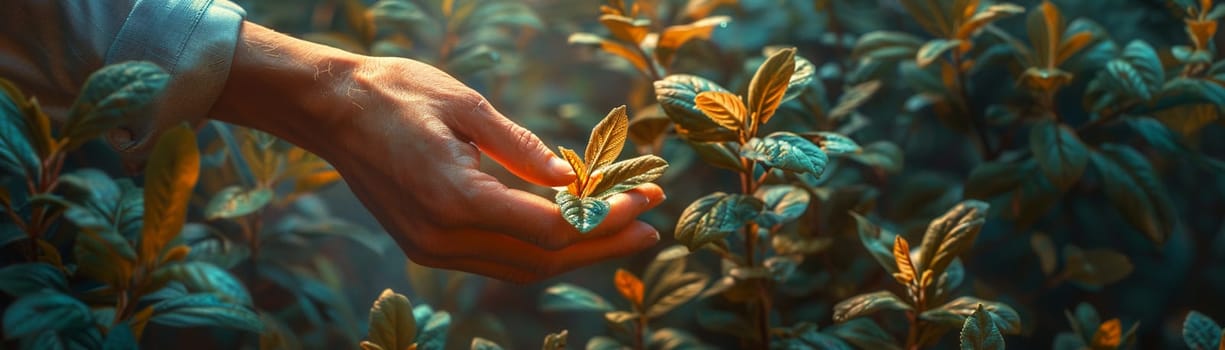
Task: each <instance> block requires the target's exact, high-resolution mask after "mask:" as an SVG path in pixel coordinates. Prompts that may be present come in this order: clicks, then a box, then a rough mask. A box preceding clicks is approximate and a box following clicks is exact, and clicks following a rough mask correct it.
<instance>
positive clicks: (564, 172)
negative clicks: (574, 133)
mask: <svg viewBox="0 0 1225 350" xmlns="http://www.w3.org/2000/svg"><path fill="white" fill-rule="evenodd" d="M480 101H481V102H479V105H478V106H477V107H476V109H474V110H473V111H472V113H471V114H470V115H469V116H468V117H467V118H461V122H460V123H458V124H460V125H455V127H456V128H458V129H459V131H460V132H461V133H463V134H464V136H467V137H468V138H469V139H471V140H472V142H473V143H475V144H476V146H477V147H478V148H480V150H481V151H482V152H484V153H485V154H488V155H489V157H490V158H493V160H494V161H496V162H498V164H501V165H502V166H503V167H506V169H507V170H510V172H511V173H513V174H515V176H518V177H521V178H523V179H524V180H528V181H531V182H532V183H535V184H538V185H542V186H564V185H567V184H569V183H570V182H572V181H574V170H573V169H572V168H571V167H570V164H569V163H566V161H565V160H563V159H561V158H559V157H557V155H556V154H554V153H553V151H550V150H549V147H548V146H545V144H544V142H541V141H540V138H537V137H536V134H533V133H532V132H531V131H529V130H527V129H524V128H523V127H522V126H519V125H518V124H515V122H513V121H511V120H510V119H507V118H506V117H505V116H503V115H502V114H501V113H498V111H497V110H495V109H494V108H493V107H492V106H490V105H489V103H488V102H485V100H484V99H481V100H480Z"/></svg>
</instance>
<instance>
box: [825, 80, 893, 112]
mask: <svg viewBox="0 0 1225 350" xmlns="http://www.w3.org/2000/svg"><path fill="white" fill-rule="evenodd" d="M880 87H881V82H880V81H879V80H872V81H867V82H863V83H859V84H857V85H855V86H852V87H850V88H848V89H846V91H843V92H842V96H841V97H839V98H838V104H836V105H834V108H833V109H830V110H829V119H830V120H841V119H842V118H843V117H846V116H848V115H851V112H854V111H855V110H856V109H858V108H859V107H861V106H863V105H864V104H865V103H867V102H868V100H870V99H871V98H872V96H875V95H876V91H878V90H880Z"/></svg>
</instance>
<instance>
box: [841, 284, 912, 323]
mask: <svg viewBox="0 0 1225 350" xmlns="http://www.w3.org/2000/svg"><path fill="white" fill-rule="evenodd" d="M910 309H911V307H910V305H907V304H906V303H905V302H903V301H902V300H901V299H898V297H897V295H894V294H893V292H890V291H879V292H875V293H867V294H860V295H856V296H853V297H851V298H850V299H847V300H843V301H842V302H839V303H838V304H837V305H834V322H839V323H841V322H846V321H849V320H851V319H855V318H859V317H864V316H868V315H871V314H874V313H877V312H880V311H885V310H898V311H908V310H910Z"/></svg>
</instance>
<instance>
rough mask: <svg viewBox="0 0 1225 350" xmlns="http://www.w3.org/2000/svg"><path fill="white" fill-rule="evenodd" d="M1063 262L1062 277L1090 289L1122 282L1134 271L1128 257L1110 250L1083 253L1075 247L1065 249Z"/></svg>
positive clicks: (1069, 246)
mask: <svg viewBox="0 0 1225 350" xmlns="http://www.w3.org/2000/svg"><path fill="white" fill-rule="evenodd" d="M1063 261H1064V268H1063V272H1062V273H1061V275H1062V276H1066V278H1067V279H1068V280H1069V281H1072V282H1075V283H1077V284H1079V285H1081V286H1082V287H1086V288H1089V289H1097V288H1101V287H1103V286H1105V285H1107V284H1111V283H1115V282H1118V281H1121V280H1123V279H1124V278H1127V275H1130V274H1131V272H1132V270H1133V269H1134V266H1132V264H1131V259H1129V258H1128V257H1127V255H1124V254H1122V253H1119V252H1116V251H1113V250H1109V249H1093V250H1089V251H1081V250H1080V248H1079V247H1077V246H1074V245H1068V246H1067V247H1064V250H1063Z"/></svg>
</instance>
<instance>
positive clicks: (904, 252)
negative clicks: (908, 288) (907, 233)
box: [893, 236, 917, 285]
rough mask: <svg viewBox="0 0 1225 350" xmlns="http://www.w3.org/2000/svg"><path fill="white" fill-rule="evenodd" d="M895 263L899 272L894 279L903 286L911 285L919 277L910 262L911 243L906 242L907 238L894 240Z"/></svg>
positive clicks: (894, 275) (897, 237)
mask: <svg viewBox="0 0 1225 350" xmlns="http://www.w3.org/2000/svg"><path fill="white" fill-rule="evenodd" d="M893 261H894V262H895V263H896V264H897V270H898V272H896V273H894V274H893V278H895V279H897V282H898V283H900V284H902V285H909V284H910V283H911V282H913V281H914V279H915V276H916V275H917V273H916V271H915V267H914V263H912V262H911V261H910V243H908V242H906V238H903V237H902V236H896V237H894V239H893Z"/></svg>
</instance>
